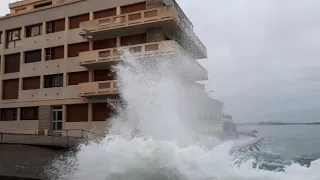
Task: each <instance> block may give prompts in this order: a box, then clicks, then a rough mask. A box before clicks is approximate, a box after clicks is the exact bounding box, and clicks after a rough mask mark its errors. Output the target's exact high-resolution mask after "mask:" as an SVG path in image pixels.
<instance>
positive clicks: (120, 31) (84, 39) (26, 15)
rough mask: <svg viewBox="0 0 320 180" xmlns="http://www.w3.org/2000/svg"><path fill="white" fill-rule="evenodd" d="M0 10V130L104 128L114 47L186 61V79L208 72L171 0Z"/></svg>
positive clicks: (75, 0)
mask: <svg viewBox="0 0 320 180" xmlns="http://www.w3.org/2000/svg"><path fill="white" fill-rule="evenodd" d="M9 8H10V14H8V15H6V16H4V17H0V59H1V61H0V65H1V72H0V74H1V75H0V77H1V80H0V91H1V93H0V94H1V100H0V109H1V110H0V113H1V115H0V117H1V118H0V132H3V133H17V134H39V135H44V134H46V133H50V134H52V133H57V134H59V133H60V134H62V135H66V134H65V133H66V132H67V131H66V130H69V131H68V136H80V135H81V133H82V131H78V130H89V131H93V132H103V131H104V130H105V129H106V127H107V119H108V118H109V117H110V116H111V115H112V110H111V109H110V108H108V106H107V103H106V98H108V97H110V98H115V99H118V98H119V89H118V86H117V81H116V77H115V74H114V73H113V72H112V71H111V65H112V64H114V63H117V62H119V61H120V60H121V58H120V51H119V48H120V47H125V48H127V49H128V50H130V52H131V53H132V54H133V55H134V56H137V57H149V56H163V55H170V56H175V57H188V58H189V60H190V61H191V62H192V63H193V67H192V71H190V72H188V75H187V77H186V81H188V82H190V83H192V82H194V81H200V80H207V78H208V73H207V71H206V70H205V69H204V68H203V67H202V66H201V65H200V64H199V63H198V62H197V61H196V59H203V58H206V57H207V50H206V47H205V46H204V45H203V44H202V43H201V41H200V40H199V39H198V37H197V36H196V35H195V33H194V32H193V25H192V23H191V22H190V21H189V19H188V18H187V17H186V15H185V14H184V13H183V11H182V10H181V9H180V7H179V6H178V4H177V3H176V2H175V1H173V0H23V1H19V2H16V3H12V4H9Z"/></svg>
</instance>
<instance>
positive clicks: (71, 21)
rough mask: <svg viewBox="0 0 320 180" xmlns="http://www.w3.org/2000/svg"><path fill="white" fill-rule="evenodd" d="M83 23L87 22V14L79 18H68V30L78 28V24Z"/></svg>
mask: <svg viewBox="0 0 320 180" xmlns="http://www.w3.org/2000/svg"><path fill="white" fill-rule="evenodd" d="M84 21H89V14H83V15H79V16H74V17H70V19H69V28H70V29H76V28H79V27H80V23H81V22H84Z"/></svg>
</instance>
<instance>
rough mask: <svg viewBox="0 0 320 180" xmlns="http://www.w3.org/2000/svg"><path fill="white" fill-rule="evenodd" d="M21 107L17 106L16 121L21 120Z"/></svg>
mask: <svg viewBox="0 0 320 180" xmlns="http://www.w3.org/2000/svg"><path fill="white" fill-rule="evenodd" d="M20 117H21V108H17V121H18V122H19V121H20V120H21V118H20Z"/></svg>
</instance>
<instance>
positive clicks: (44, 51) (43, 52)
mask: <svg viewBox="0 0 320 180" xmlns="http://www.w3.org/2000/svg"><path fill="white" fill-rule="evenodd" d="M41 61H42V62H44V61H46V49H45V48H42V49H41Z"/></svg>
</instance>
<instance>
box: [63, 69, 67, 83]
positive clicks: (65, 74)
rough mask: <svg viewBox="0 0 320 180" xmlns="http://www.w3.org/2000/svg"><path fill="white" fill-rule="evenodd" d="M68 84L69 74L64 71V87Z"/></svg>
mask: <svg viewBox="0 0 320 180" xmlns="http://www.w3.org/2000/svg"><path fill="white" fill-rule="evenodd" d="M67 86H68V74H67V73H66V72H64V73H63V87H67Z"/></svg>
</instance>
